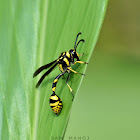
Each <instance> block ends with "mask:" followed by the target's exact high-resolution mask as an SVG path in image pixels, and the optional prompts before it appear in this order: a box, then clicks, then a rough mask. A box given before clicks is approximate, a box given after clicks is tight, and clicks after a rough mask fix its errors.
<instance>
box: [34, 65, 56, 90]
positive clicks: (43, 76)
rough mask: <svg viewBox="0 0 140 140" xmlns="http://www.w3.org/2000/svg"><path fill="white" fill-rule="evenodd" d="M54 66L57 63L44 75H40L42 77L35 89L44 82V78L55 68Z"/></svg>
mask: <svg viewBox="0 0 140 140" xmlns="http://www.w3.org/2000/svg"><path fill="white" fill-rule="evenodd" d="M56 65H57V63H56V64H54V65H53V66H52V67H51V68H50V69H49V70H48V71H47V72H45V73H44V74H43V75H42V77H41V78H40V80H39V81H38V83H37V84H36V88H38V87H39V85H40V84H41V83H42V81H43V80H44V78H45V77H46V76H47V75H48V74H49V73H50V72H51V71H52V70H53V69H54V68H55V66H56Z"/></svg>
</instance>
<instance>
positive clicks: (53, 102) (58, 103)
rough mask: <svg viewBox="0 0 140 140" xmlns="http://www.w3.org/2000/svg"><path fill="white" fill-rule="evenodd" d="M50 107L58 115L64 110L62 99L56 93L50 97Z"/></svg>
mask: <svg viewBox="0 0 140 140" xmlns="http://www.w3.org/2000/svg"><path fill="white" fill-rule="evenodd" d="M50 107H51V108H52V110H53V112H54V113H55V114H57V115H59V114H60V112H61V110H62V100H61V99H60V98H59V97H58V96H57V95H56V94H54V93H53V94H52V95H51V97H50Z"/></svg>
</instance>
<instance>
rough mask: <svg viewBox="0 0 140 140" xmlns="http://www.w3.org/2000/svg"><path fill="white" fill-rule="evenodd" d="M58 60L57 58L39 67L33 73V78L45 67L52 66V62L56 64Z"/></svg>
mask: <svg viewBox="0 0 140 140" xmlns="http://www.w3.org/2000/svg"><path fill="white" fill-rule="evenodd" d="M56 61H57V59H56V60H54V61H53V62H51V63H49V64H46V65H44V66H42V67H40V68H38V69H37V70H36V71H35V73H34V74H33V78H34V77H35V76H37V75H38V74H39V73H40V72H41V71H43V70H44V69H47V68H49V67H50V66H51V65H52V64H54V63H55V62H56Z"/></svg>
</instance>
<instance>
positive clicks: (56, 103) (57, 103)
mask: <svg viewBox="0 0 140 140" xmlns="http://www.w3.org/2000/svg"><path fill="white" fill-rule="evenodd" d="M58 105H59V101H57V102H55V103H50V106H58Z"/></svg>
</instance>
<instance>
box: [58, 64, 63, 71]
mask: <svg viewBox="0 0 140 140" xmlns="http://www.w3.org/2000/svg"><path fill="white" fill-rule="evenodd" d="M58 66H59V69H60V70H61V71H62V72H63V71H64V70H63V68H62V64H58Z"/></svg>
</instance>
